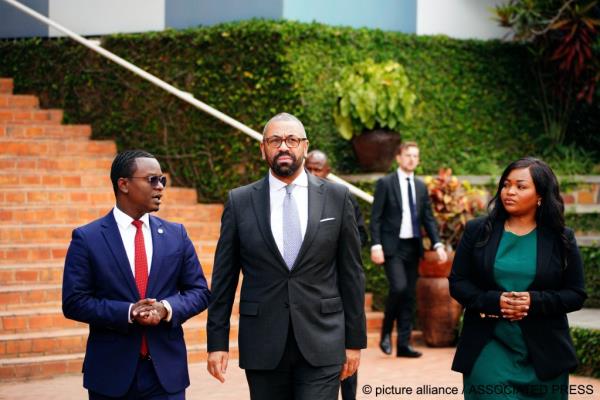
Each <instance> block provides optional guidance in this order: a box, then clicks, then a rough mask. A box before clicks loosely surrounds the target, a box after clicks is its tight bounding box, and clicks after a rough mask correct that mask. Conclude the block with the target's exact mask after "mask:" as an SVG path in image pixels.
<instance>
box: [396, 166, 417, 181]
mask: <svg viewBox="0 0 600 400" xmlns="http://www.w3.org/2000/svg"><path fill="white" fill-rule="evenodd" d="M397 171H398V178H400V181H402V180H406V178H410V179H413V178H414V176H415V173H414V172H411V173H410V174H407V173H406V172H404V171H402V170H401V169H400V168H398V169H397Z"/></svg>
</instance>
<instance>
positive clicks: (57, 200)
mask: <svg viewBox="0 0 600 400" xmlns="http://www.w3.org/2000/svg"><path fill="white" fill-rule="evenodd" d="M197 199H198V197H197V192H196V190H195V189H189V188H182V187H168V188H167V189H166V190H165V191H164V192H163V203H164V204H169V203H175V204H177V205H197V204H199V203H198V201H197ZM69 203H78V204H86V205H91V206H105V207H106V210H107V212H108V210H110V209H111V208H112V207H114V204H115V195H114V193H113V191H112V186H110V187H105V188H85V189H84V188H44V187H35V186H33V187H26V186H22V187H20V188H3V189H2V191H1V192H0V204H1V205H2V206H3V207H4V206H19V205H25V204H28V205H50V204H53V205H54V204H57V205H60V204H63V205H64V204H69ZM221 208H222V206H221ZM218 215H219V219H220V213H219V214H218Z"/></svg>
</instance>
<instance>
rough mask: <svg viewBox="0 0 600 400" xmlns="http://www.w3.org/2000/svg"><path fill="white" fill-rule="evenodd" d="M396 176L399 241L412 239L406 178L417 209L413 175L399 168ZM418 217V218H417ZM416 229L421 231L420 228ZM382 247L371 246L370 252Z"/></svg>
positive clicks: (437, 244)
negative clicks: (400, 209)
mask: <svg viewBox="0 0 600 400" xmlns="http://www.w3.org/2000/svg"><path fill="white" fill-rule="evenodd" d="M396 172H397V174H398V180H399V181H400V196H401V197H402V223H401V224H400V225H401V226H400V232H399V233H398V237H399V238H400V239H412V238H413V231H412V219H411V218H410V205H409V203H408V181H407V180H406V178H410V186H411V189H412V195H413V200H414V202H415V209H416V208H417V191H416V189H415V174H414V173H412V172H411V173H410V174H407V173H406V172H404V171H402V170H401V169H400V168H398V169H397V170H396ZM417 217H418V216H417ZM418 229H421V228H420V226H419V227H418ZM442 246H443V244H442V243H441V242H437V243H435V244H434V245H433V248H434V249H437V248H438V247H442ZM382 249H383V246H382V245H381V244H374V245H373V246H371V250H382Z"/></svg>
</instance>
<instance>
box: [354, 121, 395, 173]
mask: <svg viewBox="0 0 600 400" xmlns="http://www.w3.org/2000/svg"><path fill="white" fill-rule="evenodd" d="M399 144H400V135H399V134H398V133H397V132H393V131H389V130H387V129H374V130H372V131H364V132H363V133H361V134H360V135H358V136H354V137H353V138H352V148H353V149H354V155H355V156H356V160H357V161H358V165H360V167H361V168H362V169H363V170H364V171H366V172H386V171H388V170H389V168H390V166H391V165H392V161H393V160H394V156H395V155H396V148H397V147H398V145H399Z"/></svg>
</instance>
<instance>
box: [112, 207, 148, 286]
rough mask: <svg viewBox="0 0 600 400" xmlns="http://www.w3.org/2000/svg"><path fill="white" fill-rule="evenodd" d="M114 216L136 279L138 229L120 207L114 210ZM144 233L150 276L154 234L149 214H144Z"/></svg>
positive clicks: (141, 219)
mask: <svg viewBox="0 0 600 400" xmlns="http://www.w3.org/2000/svg"><path fill="white" fill-rule="evenodd" d="M113 215H114V216H115V221H117V226H118V227H119V233H120V234H121V241H122V242H123V246H124V247H125V253H127V259H128V260H129V267H130V268H131V273H132V274H133V276H134V277H135V234H136V232H137V228H136V227H135V226H134V225H133V224H132V222H133V218H131V217H130V216H129V215H127V214H125V213H124V212H123V211H121V210H119V207H117V206H115V208H113ZM140 221H142V233H143V235H144V246H145V247H146V259H147V260H148V276H150V268H151V264H152V233H151V232H150V217H149V216H148V214H144V215H143V216H142V218H140Z"/></svg>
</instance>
